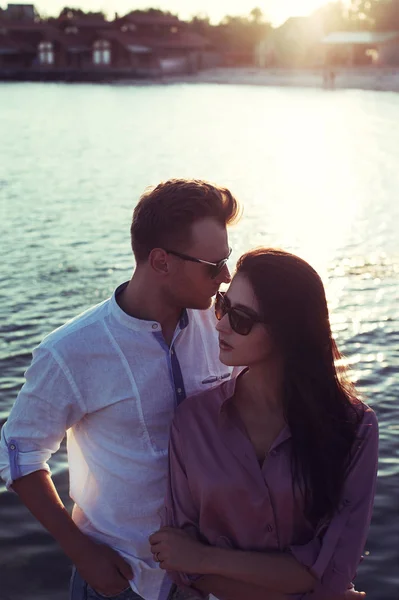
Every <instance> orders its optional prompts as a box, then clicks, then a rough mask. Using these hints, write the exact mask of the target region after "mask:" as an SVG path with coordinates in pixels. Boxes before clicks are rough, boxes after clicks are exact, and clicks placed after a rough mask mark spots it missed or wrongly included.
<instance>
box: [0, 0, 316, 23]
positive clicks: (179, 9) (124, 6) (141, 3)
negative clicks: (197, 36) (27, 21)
mask: <svg viewBox="0 0 399 600" xmlns="http://www.w3.org/2000/svg"><path fill="white" fill-rule="evenodd" d="M33 1H34V0H33ZM327 2H328V0H153V1H152V0H37V1H36V2H34V4H35V6H36V8H37V9H38V10H39V12H40V13H41V14H43V15H56V14H58V13H59V11H60V10H61V9H62V8H63V7H64V6H65V5H67V6H72V7H76V8H82V9H83V10H87V11H89V10H92V11H96V10H103V11H105V12H106V13H107V15H108V16H109V17H113V16H114V13H115V12H118V14H119V15H123V14H125V13H127V12H129V11H130V10H133V9H138V8H148V7H153V8H161V9H163V10H170V11H172V12H174V13H177V14H178V15H179V16H180V17H181V18H182V19H186V18H190V17H191V16H192V15H195V14H199V13H206V14H208V15H209V17H210V18H211V20H212V21H213V22H218V21H219V20H220V19H221V18H222V17H223V16H224V15H226V14H229V15H245V14H248V13H249V12H250V11H251V10H252V8H254V7H255V6H259V8H261V9H262V11H263V13H264V14H265V17H266V18H267V20H269V21H272V23H273V24H274V25H279V24H281V23H283V22H284V21H285V20H286V19H288V17H291V16H298V15H307V14H309V13H310V12H312V11H313V10H315V9H316V8H318V7H320V6H322V5H323V4H326V3H327ZM3 5H4V3H3Z"/></svg>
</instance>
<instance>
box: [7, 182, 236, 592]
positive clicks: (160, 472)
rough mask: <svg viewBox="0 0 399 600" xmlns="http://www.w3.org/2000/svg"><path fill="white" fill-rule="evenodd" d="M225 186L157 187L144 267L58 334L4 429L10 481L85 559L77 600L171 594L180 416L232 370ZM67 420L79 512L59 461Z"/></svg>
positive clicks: (145, 233)
mask: <svg viewBox="0 0 399 600" xmlns="http://www.w3.org/2000/svg"><path fill="white" fill-rule="evenodd" d="M237 216H238V204H237V202H236V200H235V199H234V197H233V196H232V194H231V193H230V192H229V191H228V190H227V189H225V188H220V187H217V186H214V185H211V184H209V183H207V182H204V181H195V180H192V181H190V180H189V181H187V180H171V181H167V182H165V183H161V184H160V185H158V186H157V187H156V188H154V189H152V190H150V191H147V192H146V193H144V195H143V196H142V197H141V199H140V201H139V203H138V204H137V206H136V208H135V210H134V214H133V221H132V226H131V242H132V249H133V253H134V256H135V259H136V269H135V271H134V273H133V276H132V278H131V280H130V281H129V282H128V283H126V284H122V285H121V286H120V287H119V288H118V289H117V290H116V291H115V293H114V294H113V296H112V297H111V298H110V299H108V300H106V301H105V302H103V303H101V304H99V305H98V306H95V307H94V308H91V309H90V310H88V311H87V312H85V313H83V314H82V315H80V316H78V317H77V318H76V319H74V320H72V321H70V322H69V323H67V324H66V325H64V326H63V327H61V328H59V329H58V330H56V331H55V332H53V333H52V334H50V335H49V336H48V337H46V338H45V339H44V340H43V342H42V343H41V344H40V346H39V347H38V348H36V349H35V350H34V352H33V361H32V364H31V366H30V367H29V369H28V370H27V372H26V382H25V384H24V386H23V388H22V390H21V392H20V394H19V396H18V398H17V400H16V403H15V405H14V407H13V409H12V411H11V413H10V416H9V419H8V421H7V423H6V424H5V425H4V427H3V430H2V435H1V447H0V472H1V475H2V477H3V478H4V479H5V481H6V484H7V486H8V487H12V489H13V490H14V491H15V492H16V493H17V494H18V495H19V496H20V498H21V500H22V502H24V504H26V506H27V507H28V508H29V509H30V511H31V512H32V513H33V515H34V516H35V517H36V518H37V519H38V520H39V521H40V522H41V523H42V524H43V525H44V527H45V528H46V529H47V530H48V531H49V532H50V533H51V534H52V535H53V536H54V538H55V539H56V540H57V541H58V543H59V544H60V546H61V548H62V550H63V551H64V552H65V554H66V555H67V556H68V557H69V558H70V559H71V561H72V562H73V563H74V565H76V570H75V572H74V576H73V578H72V582H71V598H72V600H86V599H89V598H93V599H95V598H103V597H104V596H107V597H112V598H117V599H118V600H122V599H123V600H133V599H136V598H140V597H142V598H145V599H146V600H158V598H159V599H161V598H166V596H167V595H168V593H169V588H170V583H169V581H168V580H167V579H165V580H164V574H163V573H162V571H161V570H160V569H159V568H157V567H158V566H157V565H156V563H155V562H154V561H153V559H152V555H151V551H150V545H149V542H148V537H149V535H150V534H151V533H152V532H153V531H155V530H156V529H158V527H159V524H160V515H161V510H162V506H163V496H164V489H165V480H166V473H167V448H168V438H169V426H170V423H171V420H172V417H173V413H174V410H175V407H176V406H177V404H178V403H179V402H181V401H182V400H183V399H184V398H185V397H186V396H187V395H188V394H192V393H194V392H197V391H199V390H202V389H205V388H207V387H209V386H212V385H215V384H216V383H218V382H219V381H221V380H222V379H225V378H227V377H229V376H230V372H229V370H228V369H227V368H226V367H225V366H224V365H222V364H221V363H220V362H219V359H218V355H219V347H218V343H217V335H216V331H215V328H214V318H213V314H212V311H210V310H207V309H209V307H210V305H211V300H212V297H213V296H214V295H215V294H216V292H217V290H218V289H219V286H220V284H221V283H228V282H229V281H230V274H229V271H228V268H227V265H226V263H227V259H228V257H229V255H230V249H229V246H228V241H227V232H226V226H227V225H229V224H230V223H232V222H233V221H234V220H235V219H236V217H237ZM66 431H67V445H68V460H69V473H70V495H71V498H72V499H73V500H74V502H75V505H74V509H73V515H72V518H71V517H70V516H69V514H68V513H67V511H66V509H65V507H64V506H63V504H62V502H61V500H60V498H59V496H58V493H57V491H56V489H55V487H54V485H53V482H52V479H51V476H50V472H49V467H48V465H47V461H48V459H49V458H50V456H51V454H52V453H53V452H55V451H56V450H57V449H58V448H59V446H60V443H61V441H62V439H63V437H64V435H65V432H66Z"/></svg>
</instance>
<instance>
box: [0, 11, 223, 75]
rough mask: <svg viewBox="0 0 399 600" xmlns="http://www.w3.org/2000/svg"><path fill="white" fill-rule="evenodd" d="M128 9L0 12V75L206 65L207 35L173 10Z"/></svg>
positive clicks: (145, 71) (150, 71)
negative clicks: (81, 13) (49, 15)
mask: <svg viewBox="0 0 399 600" xmlns="http://www.w3.org/2000/svg"><path fill="white" fill-rule="evenodd" d="M154 13H155V14H151V13H150V14H146V13H140V12H133V13H129V14H128V15H125V16H124V17H121V18H119V17H118V16H115V19H114V20H113V21H107V20H105V19H104V18H102V17H100V16H95V17H93V16H85V17H76V16H74V15H69V14H66V15H64V16H62V17H61V18H58V19H49V20H47V21H40V20H37V18H36V17H35V18H32V19H30V20H29V19H10V18H5V17H4V15H3V16H0V78H3V79H34V80H35V79H39V80H92V81H101V80H104V79H105V80H109V79H113V78H115V79H118V78H129V77H150V76H162V75H165V74H172V73H192V72H196V71H197V70H198V69H201V68H203V67H204V66H209V63H210V61H211V57H212V48H211V45H210V43H209V41H208V40H207V39H205V38H204V37H203V36H201V35H198V34H196V33H193V32H190V31H189V29H188V27H187V24H185V23H183V22H182V21H180V20H179V19H178V18H177V17H175V16H173V15H170V16H169V15H164V14H162V13H158V12H157V11H154Z"/></svg>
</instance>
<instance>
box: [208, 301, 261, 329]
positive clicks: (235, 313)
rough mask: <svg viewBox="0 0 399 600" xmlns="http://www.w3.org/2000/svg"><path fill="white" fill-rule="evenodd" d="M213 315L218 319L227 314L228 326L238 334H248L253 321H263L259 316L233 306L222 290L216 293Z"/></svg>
mask: <svg viewBox="0 0 399 600" xmlns="http://www.w3.org/2000/svg"><path fill="white" fill-rule="evenodd" d="M215 315H216V318H217V320H218V321H221V320H222V319H223V317H224V316H225V315H229V322H230V327H231V328H232V330H233V331H235V332H236V333H238V334H239V335H248V334H249V333H250V332H251V330H252V327H253V326H254V325H255V323H264V321H262V319H261V318H260V317H257V316H255V315H253V316H252V315H249V314H247V313H245V312H244V311H243V310H242V309H241V308H233V307H232V306H231V303H230V300H229V299H228V297H227V296H226V295H225V293H224V292H218V293H217V294H216V301H215Z"/></svg>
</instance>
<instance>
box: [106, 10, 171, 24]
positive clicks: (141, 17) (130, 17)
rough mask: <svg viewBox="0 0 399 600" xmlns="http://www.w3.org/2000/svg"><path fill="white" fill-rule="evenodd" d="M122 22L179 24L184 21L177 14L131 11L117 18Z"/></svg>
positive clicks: (117, 20)
mask: <svg viewBox="0 0 399 600" xmlns="http://www.w3.org/2000/svg"><path fill="white" fill-rule="evenodd" d="M116 22H120V23H126V22H128V23H134V24H135V25H136V24H137V25H170V26H173V25H175V26H176V25H179V24H182V22H181V21H180V20H179V18H178V17H176V16H175V15H157V14H151V13H136V12H131V13H128V14H127V15H125V16H124V17H120V18H119V19H116Z"/></svg>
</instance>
